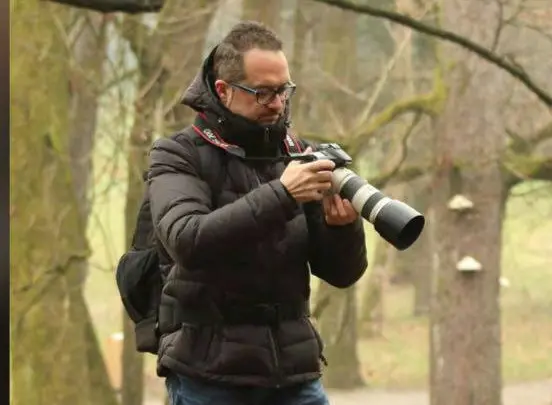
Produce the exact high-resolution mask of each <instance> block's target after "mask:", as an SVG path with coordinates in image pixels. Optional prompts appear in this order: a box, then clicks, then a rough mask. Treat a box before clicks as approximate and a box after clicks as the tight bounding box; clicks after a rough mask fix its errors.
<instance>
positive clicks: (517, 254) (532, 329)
mask: <svg viewBox="0 0 552 405" xmlns="http://www.w3.org/2000/svg"><path fill="white" fill-rule="evenodd" d="M99 160H101V164H97V165H96V166H97V167H98V168H99V169H97V171H98V172H97V185H98V186H97V189H98V190H102V191H101V192H100V193H98V195H97V196H96V197H97V198H96V200H95V204H94V207H93V214H92V220H91V224H90V232H89V237H90V243H91V247H92V249H93V255H92V257H91V263H92V269H91V272H90V275H89V279H88V284H87V290H86V297H87V300H88V302H89V303H90V308H91V312H92V315H93V317H94V319H95V322H96V330H97V332H98V334H99V337H100V339H101V341H102V342H103V343H105V342H106V341H107V339H108V337H109V335H110V334H112V333H115V332H119V331H120V329H121V319H122V317H121V314H122V307H121V305H120V301H119V297H118V294H117V289H116V285H115V279H114V273H113V272H114V268H115V265H116V262H117V259H118V257H119V255H120V254H121V253H122V251H123V236H124V234H123V226H124V215H123V212H124V211H123V210H124V192H125V190H124V176H123V175H121V173H124V165H123V164H122V162H121V160H117V159H113V157H109V156H104V157H101V156H100V158H99ZM106 165H107V166H106ZM529 187H530V185H523V186H522V187H521V188H520V190H521V191H526V190H527V189H528V188H529ZM518 191H519V190H518ZM370 239H371V242H373V240H374V236H372V237H371V238H370ZM503 245H504V249H503V258H502V262H503V269H502V275H503V277H505V278H506V279H507V280H508V281H509V284H510V285H509V287H505V288H503V289H502V295H501V298H500V299H501V307H502V312H503V323H502V325H503V327H502V333H503V375H504V381H505V382H506V383H510V382H517V381H526V380H538V379H544V378H550V377H551V376H552V316H551V315H552V282H551V280H552V193H551V192H550V189H549V188H548V189H547V190H545V191H542V192H539V193H532V194H530V195H529V196H527V197H516V198H513V199H511V200H510V202H509V204H508V209H507V219H506V221H505V224H504V238H503ZM386 294H387V295H386V296H385V300H386V304H385V309H386V314H385V323H384V326H383V335H384V336H383V337H382V338H377V339H361V341H360V342H359V346H358V347H359V356H360V360H361V364H362V371H363V373H364V375H365V376H366V379H367V381H369V384H370V385H371V386H374V387H381V388H416V387H424V386H425V385H426V383H427V375H428V361H427V359H428V321H427V319H425V318H413V317H411V315H410V313H411V303H412V302H413V299H412V294H413V291H412V289H411V288H407V287H393V288H391V289H390V290H389V291H388V292H387V293H386ZM154 362H155V358H154V357H153V356H147V358H146V364H147V374H149V375H154V374H155V368H154Z"/></svg>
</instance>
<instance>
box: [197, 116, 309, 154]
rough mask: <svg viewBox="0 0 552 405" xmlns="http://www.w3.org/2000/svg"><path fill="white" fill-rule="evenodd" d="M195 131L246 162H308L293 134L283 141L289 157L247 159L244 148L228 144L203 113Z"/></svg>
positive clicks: (199, 117) (289, 134) (207, 140)
mask: <svg viewBox="0 0 552 405" xmlns="http://www.w3.org/2000/svg"><path fill="white" fill-rule="evenodd" d="M192 128H193V130H194V131H195V132H196V133H197V134H198V135H199V136H200V137H201V138H203V139H204V140H205V141H206V142H208V143H210V144H211V145H213V146H216V147H218V148H221V149H224V150H225V151H226V152H228V153H230V154H232V155H234V156H237V157H239V158H242V159H246V160H252V161H253V160H254V161H266V162H286V163H289V162H290V161H292V160H306V159H301V158H300V157H299V156H298V155H300V154H301V153H302V152H303V148H302V146H301V143H300V141H299V140H298V139H297V138H296V137H295V136H294V135H293V134H291V133H289V132H288V133H287V134H286V137H285V139H284V141H283V143H284V148H285V151H286V153H287V156H279V157H246V156H245V152H244V151H243V149H242V148H240V147H239V146H237V145H233V144H230V143H228V142H226V141H225V140H224V139H223V138H222V137H221V136H220V135H219V133H218V132H217V131H216V130H214V129H211V128H210V127H209V125H208V123H207V117H206V116H205V114H203V113H199V114H198V115H197V118H196V120H195V123H194V124H193V125H192Z"/></svg>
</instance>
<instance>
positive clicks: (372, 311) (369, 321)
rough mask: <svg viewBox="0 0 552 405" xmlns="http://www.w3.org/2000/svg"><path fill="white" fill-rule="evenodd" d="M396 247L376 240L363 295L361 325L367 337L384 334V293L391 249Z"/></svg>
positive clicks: (380, 239)
mask: <svg viewBox="0 0 552 405" xmlns="http://www.w3.org/2000/svg"><path fill="white" fill-rule="evenodd" d="M391 249H394V248H393V247H392V246H390V245H389V244H388V243H387V242H386V241H385V240H384V239H383V238H379V239H378V240H377V241H376V247H375V249H374V251H375V254H374V257H373V259H372V260H373V263H374V264H373V265H372V270H371V272H370V275H369V277H368V280H367V282H366V287H365V291H364V294H363V297H362V305H361V313H360V316H359V326H360V327H361V330H362V335H363V336H365V337H375V336H381V335H382V334H383V322H384V312H383V293H384V288H383V286H384V283H385V281H384V280H385V277H386V273H387V270H388V269H387V268H388V263H389V256H390V250H391Z"/></svg>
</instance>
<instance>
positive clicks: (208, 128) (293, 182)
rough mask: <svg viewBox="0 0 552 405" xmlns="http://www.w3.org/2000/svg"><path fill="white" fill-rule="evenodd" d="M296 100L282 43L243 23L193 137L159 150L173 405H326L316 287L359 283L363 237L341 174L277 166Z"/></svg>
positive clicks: (153, 178)
mask: <svg viewBox="0 0 552 405" xmlns="http://www.w3.org/2000/svg"><path fill="white" fill-rule="evenodd" d="M294 91H295V85H293V83H292V82H291V79H290V74H289V70H288V63H287V60H286V57H285V55H284V53H283V51H282V43H281V40H280V39H279V38H278V37H277V36H276V34H274V33H273V32H272V31H270V30H269V29H267V28H266V27H264V26H263V25H261V24H259V23H255V22H243V23H240V24H238V25H236V26H235V27H234V28H233V29H232V30H231V31H230V32H229V33H228V35H227V36H226V37H225V38H224V40H223V41H222V42H221V43H220V44H219V45H218V46H217V47H215V49H214V50H213V51H212V52H211V54H210V55H209V56H208V57H207V59H206V60H205V62H204V64H203V67H202V69H201V71H200V73H199V74H198V76H197V77H196V79H195V80H194V81H193V83H192V84H191V86H190V87H189V89H188V90H187V91H186V94H185V96H184V100H183V103H184V104H185V105H187V106H189V107H191V108H192V109H194V110H195V111H197V113H198V116H197V118H196V121H195V124H194V126H192V127H189V128H186V129H184V130H183V131H182V132H181V133H180V134H179V135H178V136H176V137H173V138H164V139H161V140H158V141H157V142H156V143H155V145H154V146H153V148H152V150H151V168H150V174H149V181H150V185H149V190H150V201H151V213H152V217H153V221H154V225H155V229H156V234H157V238H158V240H159V242H160V243H161V246H162V248H163V251H164V252H165V253H164V255H165V257H164V260H162V263H165V264H166V267H167V270H166V271H165V274H166V280H165V283H164V288H163V295H162V303H161V308H160V311H159V332H160V333H161V340H160V348H159V352H158V374H159V375H160V376H165V377H166V383H167V389H168V391H169V398H170V403H171V404H172V405H186V404H196V405H203V404H225V405H233V404H235V405H238V404H255V405H257V404H259V405H261V404H266V405H268V404H274V405H276V404H277V405H287V404H289V405H292V404H293V405H301V404H304V405H306V404H310V405H322V404H327V403H328V400H327V398H326V394H325V393H324V390H323V388H322V385H321V383H320V375H321V364H320V363H321V362H325V360H324V357H323V354H322V346H323V344H322V341H321V339H320V336H319V335H318V333H317V331H316V330H315V328H314V327H313V325H312V323H311V322H310V319H309V312H308V300H309V296H310V286H309V280H310V278H309V277H310V273H311V272H312V274H314V275H316V276H318V277H320V278H321V279H323V280H325V281H326V282H328V283H330V284H332V285H334V286H336V287H340V288H345V287H348V286H350V285H352V284H353V283H355V282H356V281H357V280H358V279H359V278H360V277H361V275H362V274H363V272H364V271H365V269H366V266H367V259H366V248H365V237H364V231H363V226H362V221H361V218H359V216H358V214H357V213H356V211H355V210H354V209H353V207H352V206H351V203H350V202H349V201H347V200H342V199H341V198H340V197H339V196H338V195H337V194H334V195H332V194H329V193H328V192H329V190H330V188H331V172H332V169H333V168H334V163H333V162H331V161H330V160H324V159H323V160H317V161H314V162H309V163H302V164H300V163H298V162H292V163H290V164H288V165H287V167H286V165H285V164H284V163H283V162H282V161H281V160H280V161H278V158H279V157H281V156H283V155H285V154H287V153H288V152H289V147H290V145H289V144H286V141H289V142H291V141H292V140H293V139H294V138H293V137H291V136H290V135H289V134H288V127H289V109H288V108H289V105H290V103H289V101H290V99H291V97H292V95H293V93H294ZM297 143H298V144H299V142H298V141H297ZM303 144H304V143H303ZM310 151H311V149H310V148H307V150H305V151H304V153H309V152H310ZM207 153H209V158H208V164H207V165H206V167H207V169H202V165H203V166H205V159H206V154H207ZM206 172H207V173H206ZM216 173H219V175H216ZM219 178H220V180H218V179H219ZM213 183H217V184H213ZM168 263H171V264H168ZM169 269H170V270H169Z"/></svg>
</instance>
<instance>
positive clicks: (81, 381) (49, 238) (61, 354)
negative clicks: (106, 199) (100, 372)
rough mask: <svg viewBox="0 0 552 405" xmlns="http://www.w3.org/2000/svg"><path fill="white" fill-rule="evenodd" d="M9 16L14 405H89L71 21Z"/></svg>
mask: <svg viewBox="0 0 552 405" xmlns="http://www.w3.org/2000/svg"><path fill="white" fill-rule="evenodd" d="M12 11H13V17H14V21H13V24H12V28H13V33H14V43H13V45H14V47H16V48H17V49H22V50H25V51H22V52H18V53H16V54H14V57H13V58H12V68H13V69H12V78H11V79H12V81H11V85H12V91H11V93H10V96H11V106H12V115H11V119H12V122H11V124H12V127H11V129H12V134H14V133H15V134H17V136H13V137H12V138H11V154H12V156H11V157H12V159H11V161H10V169H11V170H10V174H11V176H12V177H11V179H10V180H11V184H12V187H11V190H12V192H11V195H10V199H11V200H10V204H11V207H10V213H11V221H12V222H11V223H12V226H13V230H12V232H13V238H12V240H13V242H12V244H11V246H10V256H11V257H10V258H11V264H12V272H11V275H12V278H11V282H12V300H11V304H12V316H13V317H12V320H13V330H12V339H13V341H12V343H13V345H12V350H13V353H12V354H13V357H12V361H13V364H14V366H15V367H14V368H13V372H14V374H13V390H14V393H13V400H14V404H60V405H65V404H73V405H80V404H83V405H84V404H86V405H88V404H90V385H89V374H88V364H87V362H86V361H85V362H83V361H82V357H83V355H86V353H87V342H88V341H87V339H86V335H85V327H86V325H87V323H86V320H85V319H83V318H82V317H80V316H79V308H82V306H81V307H79V305H78V304H75V303H76V302H78V301H79V300H82V292H81V286H82V277H81V276H82V273H81V272H80V270H81V266H82V263H83V262H85V261H86V259H87V257H88V253H89V252H88V248H87V243H86V227H85V223H84V221H83V216H82V215H81V213H82V211H81V210H80V207H79V200H78V198H77V196H76V193H75V189H74V187H73V180H72V176H73V174H72V170H71V169H72V166H71V164H72V162H71V155H70V142H71V139H70V133H69V123H70V120H69V115H68V113H67V111H68V109H69V106H70V93H69V91H68V90H69V86H68V82H67V78H68V77H70V72H71V71H70V67H69V63H68V61H69V60H70V55H69V52H68V49H67V48H68V47H67V45H68V44H66V43H64V41H65V37H64V36H63V35H62V30H63V29H64V27H65V26H66V24H67V23H68V22H69V18H70V15H69V11H68V9H66V8H63V7H60V6H55V5H52V4H49V3H43V2H38V1H32V0H29V1H25V2H18V3H17V5H15V6H14V7H13V10H12ZM54 16H55V17H54ZM54 18H55V19H56V21H55V22H54V20H53V19H54ZM56 23H57V24H58V25H56ZM37 60H38V62H37ZM37 63H40V64H41V66H42V68H40V69H37ZM21 179H24V182H22V181H21ZM15 181H17V183H14V182H15Z"/></svg>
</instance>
